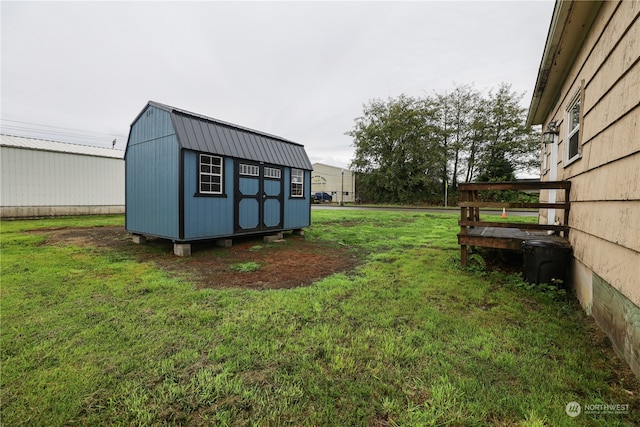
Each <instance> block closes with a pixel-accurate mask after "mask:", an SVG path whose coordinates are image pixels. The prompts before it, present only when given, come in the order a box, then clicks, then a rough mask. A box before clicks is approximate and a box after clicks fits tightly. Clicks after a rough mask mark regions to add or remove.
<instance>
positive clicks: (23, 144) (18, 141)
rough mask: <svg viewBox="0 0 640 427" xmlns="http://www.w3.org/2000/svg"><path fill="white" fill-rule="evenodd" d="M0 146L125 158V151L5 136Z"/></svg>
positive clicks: (1, 139) (0, 137) (1, 137)
mask: <svg viewBox="0 0 640 427" xmlns="http://www.w3.org/2000/svg"><path fill="white" fill-rule="evenodd" d="M0 146H3V147H12V148H22V149H27V150H38V151H52V152H56V153H67V154H79V155H83V156H94V157H111V158H114V159H123V158H124V151H122V150H113V149H110V148H102V147H94V146H91V145H81V144H70V143H67V142H59V141H49V140H46V139H37V138H28V137H24V136H13V135H4V134H0Z"/></svg>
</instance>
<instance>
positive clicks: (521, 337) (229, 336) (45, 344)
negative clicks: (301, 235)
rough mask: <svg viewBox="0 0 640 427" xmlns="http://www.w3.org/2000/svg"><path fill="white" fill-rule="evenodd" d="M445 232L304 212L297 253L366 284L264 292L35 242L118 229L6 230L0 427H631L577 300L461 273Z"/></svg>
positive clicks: (630, 409) (622, 369)
mask: <svg viewBox="0 0 640 427" xmlns="http://www.w3.org/2000/svg"><path fill="white" fill-rule="evenodd" d="M497 218H499V217H497ZM457 219H458V217H457V215H456V214H425V213H416V212H410V211H409V212H379V211H374V212H370V211H314V212H313V214H312V224H313V225H312V227H311V228H310V229H308V230H307V231H306V239H311V240H317V241H326V242H327V244H328V247H329V248H331V247H332V246H333V247H342V248H344V247H347V248H349V249H350V250H352V251H353V253H355V254H357V255H358V257H360V259H361V260H362V262H361V265H360V267H358V268H357V269H355V270H354V271H352V272H349V273H348V274H335V275H332V276H330V277H327V278H325V279H323V280H321V281H318V282H316V283H314V284H313V285H311V286H307V287H300V288H294V289H281V290H266V291H256V290H244V289H233V288H229V289H201V288H197V287H196V286H194V284H193V283H192V282H191V281H190V280H189V277H183V276H180V278H177V277H171V275H170V274H169V273H167V272H165V271H164V270H161V269H159V268H158V267H157V266H156V264H154V263H153V261H152V260H150V261H146V262H138V261H136V260H135V259H134V258H133V257H132V255H131V252H127V253H119V252H117V251H113V250H108V249H105V248H87V247H82V246H74V245H73V242H70V243H68V244H66V245H49V244H45V242H44V241H45V239H46V237H45V236H43V235H42V234H34V233H29V232H28V230H31V229H35V228H51V227H88V226H105V225H122V224H123V223H124V220H123V217H122V216H106V217H90V218H87V217H85V218H60V219H47V220H32V221H31V220H30V221H3V222H2V224H1V227H2V230H1V231H2V236H1V245H2V253H1V279H2V283H1V285H2V286H1V307H0V310H1V312H0V313H1V328H2V329H1V337H0V339H1V341H0V356H1V357H0V360H1V363H2V375H1V380H0V381H1V382H0V386H1V389H0V397H1V405H2V408H1V409H2V412H1V417H2V418H1V419H2V424H3V425H6V426H20V425H24V426H55V425H145V426H146V425H196V426H197V425H259V426H280V425H295V426H299V425H301V426H304V425H309V426H321V425H322V426H324V425H326V426H338V425H344V426H361V425H362V426H395V425H401V426H431V425H504V426H512V425H527V426H542V425H549V426H563V425H568V426H578V425H579V426H583V425H587V426H588V425H602V426H612V425H639V424H640V398H639V395H640V385H639V383H638V380H637V379H636V378H635V377H633V376H632V375H631V374H630V371H629V370H628V368H627V367H626V364H625V363H624V362H622V361H621V360H620V359H619V358H617V357H616V356H615V355H614V353H613V351H612V350H611V346H610V344H609V342H608V340H607V339H606V338H603V336H602V334H601V333H599V332H598V330H597V328H596V327H595V326H594V323H593V321H592V319H591V318H589V317H587V316H586V315H585V314H584V313H583V312H582V310H581V309H580V307H579V305H578V304H577V303H576V302H575V300H574V298H573V297H572V296H565V295H563V294H562V293H561V292H540V291H533V290H532V289H530V288H529V287H527V286H525V285H524V284H523V283H522V281H521V280H520V278H519V277H518V276H517V275H509V274H505V273H497V272H486V271H484V270H483V269H482V268H481V267H480V266H478V265H476V267H473V268H468V269H461V268H460V267H459V249H458V246H457V245H456V233H457V231H458V226H457ZM509 220H510V221H512V220H513V218H510V219H509ZM526 220H531V219H523V221H526ZM219 250H220V251H224V250H226V249H224V248H219ZM176 262H180V261H179V259H177V258H176ZM479 264H480V265H481V264H482V263H481V262H480V263H479ZM318 267H319V268H321V267H322V266H318ZM243 268H249V267H248V266H244V267H243ZM238 274H243V269H242V268H238ZM569 402H577V403H579V404H580V405H581V408H582V409H583V411H582V413H581V414H580V415H578V416H577V417H575V418H574V417H569V416H568V415H567V413H566V412H565V408H566V406H567V404H568V403H569ZM599 404H610V405H611V404H617V405H620V406H621V407H620V408H618V409H619V410H618V412H621V413H605V412H606V411H602V410H600V411H595V412H596V413H586V412H589V411H588V409H589V408H592V409H593V408H597V407H594V406H590V405H599ZM625 405H628V406H625ZM625 408H626V410H625ZM592 412H593V411H592Z"/></svg>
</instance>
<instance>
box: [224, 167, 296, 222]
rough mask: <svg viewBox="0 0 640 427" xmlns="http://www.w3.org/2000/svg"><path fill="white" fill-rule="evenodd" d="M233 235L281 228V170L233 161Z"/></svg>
mask: <svg viewBox="0 0 640 427" xmlns="http://www.w3.org/2000/svg"><path fill="white" fill-rule="evenodd" d="M234 175H235V189H236V190H235V220H234V227H235V232H236V233H250V232H257V231H269V230H276V229H282V224H283V217H284V197H283V194H284V184H283V181H282V178H283V170H282V168H281V167H277V166H270V165H264V164H257V163H250V162H241V161H237V162H236V166H235V173H234Z"/></svg>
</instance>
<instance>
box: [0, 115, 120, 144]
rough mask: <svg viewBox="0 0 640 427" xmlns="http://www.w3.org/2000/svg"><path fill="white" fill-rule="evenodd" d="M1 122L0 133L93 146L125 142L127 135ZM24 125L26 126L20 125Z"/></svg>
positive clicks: (20, 122) (8, 120) (28, 123)
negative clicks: (119, 141) (118, 141)
mask: <svg viewBox="0 0 640 427" xmlns="http://www.w3.org/2000/svg"><path fill="white" fill-rule="evenodd" d="M1 120H2V121H3V122H10V123H2V124H1V126H0V128H1V130H2V133H6V134H14V135H16V136H24V137H34V138H40V139H51V140H64V141H65V142H71V143H78V144H83V143H84V144H89V145H94V146H104V147H109V146H111V147H112V148H113V147H115V144H116V141H117V140H121V141H122V140H124V141H125V142H126V140H127V136H125V135H120V134H115V133H104V132H94V131H87V130H83V129H72V128H67V127H61V126H52V125H43V124H39V123H31V122H24V121H19V120H10V119H1ZM20 125H26V126H20Z"/></svg>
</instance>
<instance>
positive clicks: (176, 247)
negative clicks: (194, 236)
mask: <svg viewBox="0 0 640 427" xmlns="http://www.w3.org/2000/svg"><path fill="white" fill-rule="evenodd" d="M173 253H174V254H175V255H177V256H191V244H190V243H174V244H173Z"/></svg>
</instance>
